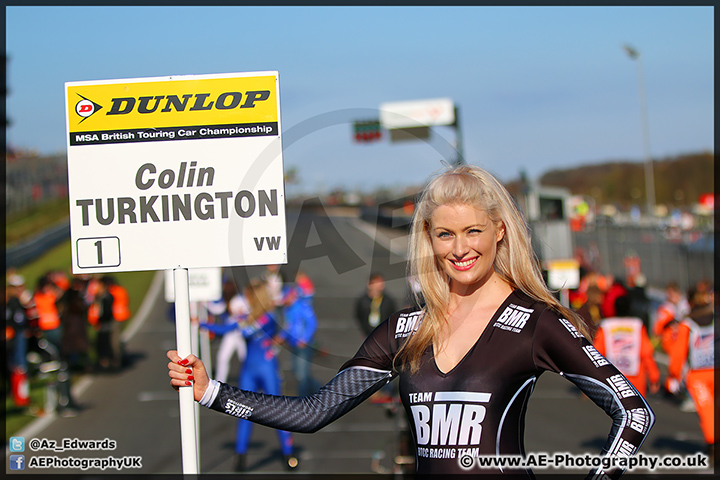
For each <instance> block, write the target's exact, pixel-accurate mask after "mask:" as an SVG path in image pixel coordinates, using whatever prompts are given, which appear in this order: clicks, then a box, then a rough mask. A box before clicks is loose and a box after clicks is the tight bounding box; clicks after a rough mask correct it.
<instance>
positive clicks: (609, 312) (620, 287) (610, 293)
mask: <svg viewBox="0 0 720 480" xmlns="http://www.w3.org/2000/svg"><path fill="white" fill-rule="evenodd" d="M625 295H627V288H625V285H624V284H623V282H622V280H619V279H615V280H613V282H612V284H611V285H610V288H608V290H607V292H605V297H604V298H603V303H602V305H601V306H600V313H602V316H603V318H610V317H614V316H615V315H616V312H615V300H616V299H617V298H618V297H624V296H625Z"/></svg>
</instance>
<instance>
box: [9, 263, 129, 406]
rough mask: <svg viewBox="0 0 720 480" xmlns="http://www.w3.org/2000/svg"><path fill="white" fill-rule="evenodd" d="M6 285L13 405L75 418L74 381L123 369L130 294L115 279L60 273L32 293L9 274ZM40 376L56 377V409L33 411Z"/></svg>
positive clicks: (22, 281) (42, 280) (16, 276)
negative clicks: (34, 381)
mask: <svg viewBox="0 0 720 480" xmlns="http://www.w3.org/2000/svg"><path fill="white" fill-rule="evenodd" d="M5 285H6V289H5V320H6V323H5V338H6V351H7V364H6V365H7V372H6V373H7V376H6V378H9V379H10V388H9V389H8V391H9V392H10V394H11V396H12V398H13V402H14V404H15V405H16V406H17V407H30V409H31V411H32V412H38V413H42V412H43V411H44V409H46V408H47V407H49V408H56V409H57V411H58V412H59V413H60V414H62V415H64V416H74V415H76V414H77V412H78V410H79V406H78V405H77V403H76V402H75V401H74V399H73V397H72V394H71V389H70V385H71V380H70V379H71V376H72V375H73V374H77V373H111V372H116V371H118V370H120V369H121V368H122V365H123V348H122V344H121V341H120V330H121V329H120V327H121V322H124V321H126V320H128V319H129V318H130V316H131V312H130V303H129V302H130V299H129V295H128V292H127V290H126V289H125V287H123V286H122V285H120V284H119V283H118V282H117V281H116V280H115V279H114V278H113V277H112V276H91V275H76V276H70V275H68V274H66V273H65V272H63V271H61V270H52V271H48V272H46V273H45V274H43V275H42V276H40V278H39V279H38V280H37V282H36V283H35V285H34V288H29V287H28V286H27V285H26V282H25V278H24V277H23V276H22V275H21V274H19V273H18V272H17V271H15V270H10V271H8V272H6V282H5ZM41 372H42V373H47V372H55V373H56V375H57V378H56V379H55V380H56V381H55V382H54V384H55V385H57V389H58V392H57V393H58V402H57V405H31V400H30V396H29V381H30V377H31V376H32V375H38V374H40V373H41Z"/></svg>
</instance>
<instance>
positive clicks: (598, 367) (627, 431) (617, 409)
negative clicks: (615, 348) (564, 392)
mask: <svg viewBox="0 0 720 480" xmlns="http://www.w3.org/2000/svg"><path fill="white" fill-rule="evenodd" d="M533 357H534V360H535V364H536V365H537V366H538V367H539V368H541V369H546V370H552V371H555V372H557V373H559V374H560V375H562V376H563V377H565V378H567V379H568V380H570V381H571V382H572V383H574V384H575V385H577V386H578V387H579V388H580V390H582V391H583V393H585V395H587V396H588V398H590V399H591V400H592V401H593V402H595V404H597V405H598V406H599V407H600V408H602V409H603V410H604V411H605V412H606V413H607V414H608V415H609V416H610V417H611V418H612V427H611V429H610V433H609V434H608V438H607V441H606V442H605V446H604V447H603V449H602V453H601V455H602V456H615V457H629V456H632V455H635V454H636V453H637V452H638V450H639V449H640V447H641V445H642V444H643V442H644V441H645V439H646V438H647V436H648V433H649V432H650V428H651V427H652V425H653V424H654V423H655V415H654V414H653V411H652V409H651V408H650V406H649V405H648V403H647V401H645V399H644V398H643V396H642V395H640V393H639V392H638V391H637V390H636V389H635V387H633V385H632V384H631V383H630V381H628V379H627V378H625V376H624V375H623V374H622V373H620V371H619V370H618V369H617V368H616V367H615V366H614V365H613V364H611V363H610V362H609V361H608V360H607V359H606V358H605V357H603V356H602V355H601V354H600V353H599V352H598V351H597V350H596V349H595V347H593V345H592V344H591V343H590V342H589V341H588V340H587V339H586V338H585V337H583V336H582V334H580V333H579V332H578V331H577V329H576V328H575V327H574V326H573V325H572V324H571V323H570V322H569V321H567V320H566V319H564V318H560V317H559V316H558V315H557V314H555V313H553V312H552V311H550V310H547V311H545V312H544V313H543V314H542V315H541V316H540V318H539V319H538V324H537V329H536V331H535V335H534V338H533ZM624 471H625V468H610V469H603V468H602V467H600V468H598V469H597V470H593V471H592V472H590V476H596V475H599V476H600V477H602V475H607V476H608V477H609V478H618V477H620V476H621V475H622V474H623V472H624Z"/></svg>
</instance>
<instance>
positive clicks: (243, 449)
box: [201, 279, 299, 471]
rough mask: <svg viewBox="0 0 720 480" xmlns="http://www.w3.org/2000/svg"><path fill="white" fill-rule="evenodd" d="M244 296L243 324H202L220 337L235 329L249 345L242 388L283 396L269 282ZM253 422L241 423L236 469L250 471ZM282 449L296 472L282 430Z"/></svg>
mask: <svg viewBox="0 0 720 480" xmlns="http://www.w3.org/2000/svg"><path fill="white" fill-rule="evenodd" d="M243 293H244V296H245V299H246V301H247V304H248V306H249V308H250V312H249V313H248V314H247V315H245V316H243V317H238V320H239V322H236V323H235V324H234V325H233V324H228V323H225V324H222V325H213V324H202V325H201V326H202V327H203V328H207V329H208V330H210V331H212V332H215V333H217V334H226V333H228V332H229V331H231V330H234V329H239V330H240V332H241V333H242V335H243V337H245V341H246V342H247V354H246V357H245V361H244V362H243V366H242V369H241V370H240V377H239V379H238V386H239V387H240V388H242V389H247V390H252V391H260V392H264V393H266V394H268V395H280V393H281V387H280V369H279V366H278V361H277V347H276V345H275V341H274V339H273V338H274V337H275V335H276V333H277V331H278V325H277V322H276V321H275V317H274V315H273V314H272V313H271V312H272V311H273V310H274V308H275V306H274V303H273V302H272V300H271V299H270V295H269V293H268V291H267V287H266V285H265V283H264V282H263V281H261V280H258V279H254V280H251V281H250V283H249V284H248V285H247V286H246V287H245V289H244V292H243ZM233 408H235V409H236V410H238V411H240V410H242V409H243V408H246V407H245V405H242V404H239V403H238V404H234V405H233ZM252 425H253V424H252V423H251V422H249V421H247V420H243V419H242V418H241V419H239V420H238V423H237V437H236V440H235V454H236V458H235V470H236V471H245V470H246V469H247V450H248V445H249V443H250V436H251V434H252ZM278 439H279V440H280V449H281V451H282V454H283V460H284V466H285V468H286V469H287V470H294V469H296V468H297V467H298V465H299V460H298V458H297V456H296V455H295V453H294V448H293V439H292V435H291V434H290V433H289V432H287V431H285V430H278Z"/></svg>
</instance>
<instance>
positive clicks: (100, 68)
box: [6, 6, 714, 191]
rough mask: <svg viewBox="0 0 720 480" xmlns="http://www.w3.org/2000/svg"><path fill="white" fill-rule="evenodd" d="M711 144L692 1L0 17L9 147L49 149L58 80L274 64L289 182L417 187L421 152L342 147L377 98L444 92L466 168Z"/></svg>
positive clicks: (427, 155)
mask: <svg viewBox="0 0 720 480" xmlns="http://www.w3.org/2000/svg"><path fill="white" fill-rule="evenodd" d="M626 43H627V44H630V45H632V46H634V47H635V48H636V49H638V50H639V51H640V53H641V61H642V66H643V71H644V77H645V86H646V97H647V112H648V119H649V122H648V125H649V135H650V148H651V154H652V155H653V156H654V157H656V158H661V157H666V156H670V155H677V154H682V153H688V152H697V151H702V150H711V151H714V65H713V63H714V62H713V59H714V46H713V45H714V9H713V7H710V6H695V7H646V6H635V7H518V6H515V7H512V6H511V7H487V6H481V7H285V6H281V7H245V6H237V7H49V6H36V7H24V6H12V7H6V48H7V55H8V57H9V63H8V77H7V78H8V88H9V96H8V98H7V114H8V116H9V117H10V119H11V121H12V124H11V126H10V128H9V129H8V131H7V140H8V142H9V143H10V144H11V145H12V146H15V147H19V148H32V149H36V150H38V151H39V152H41V153H54V152H64V151H65V148H66V146H65V145H66V132H65V121H64V110H65V105H64V83H65V82H68V81H86V80H104V79H113V78H138V77H154V76H167V75H181V74H182V75H190V74H210V73H229V72H252V71H266V70H277V71H278V72H279V78H280V96H281V113H282V122H283V123H282V128H283V137H284V140H285V153H284V161H285V165H286V166H289V167H295V168H297V169H298V172H299V175H300V179H301V184H300V185H299V186H297V187H294V188H297V189H300V190H307V191H311V190H317V189H325V190H326V189H330V188H333V187H338V186H339V187H344V188H349V189H364V190H367V189H370V188H375V187H378V186H387V187H392V186H398V185H415V184H419V183H422V182H423V181H424V179H425V178H426V177H427V176H428V175H430V174H432V173H433V172H434V171H436V170H438V169H439V168H441V166H442V165H441V160H442V159H452V157H453V153H452V149H451V145H452V144H453V143H454V142H455V134H454V131H453V130H452V129H450V128H448V127H438V128H436V129H434V131H433V135H432V138H431V140H430V141H428V142H414V143H407V142H405V143H390V141H389V139H388V138H387V136H386V137H385V138H384V139H383V140H382V141H381V142H379V143H375V144H357V143H354V142H353V141H352V125H351V122H352V121H353V120H358V119H363V118H370V117H373V116H375V117H377V108H378V106H379V105H380V104H381V103H383V102H394V101H403V100H420V99H429V98H438V97H450V98H452V99H453V100H454V102H455V104H456V105H457V106H458V107H459V108H460V115H461V117H460V118H461V126H462V139H463V146H464V152H465V157H466V159H467V161H468V163H473V164H477V165H481V166H483V167H485V168H487V169H489V170H490V171H492V172H493V173H495V174H496V175H497V176H498V177H499V178H500V179H501V180H504V181H508V180H512V179H515V178H517V177H518V175H519V172H520V171H521V170H523V169H524V170H526V171H527V172H528V174H529V175H530V176H531V177H537V176H539V175H541V174H542V173H544V172H546V171H548V170H550V169H553V168H566V167H572V166H577V165H582V164H591V163H599V162H602V161H606V160H631V161H642V159H643V157H644V149H643V142H642V127H641V125H642V123H641V116H640V102H639V95H638V69H637V62H636V61H633V60H631V59H630V58H629V57H628V56H627V55H626V54H625V52H624V51H623V49H622V46H623V45H624V44H626Z"/></svg>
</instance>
